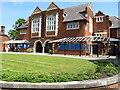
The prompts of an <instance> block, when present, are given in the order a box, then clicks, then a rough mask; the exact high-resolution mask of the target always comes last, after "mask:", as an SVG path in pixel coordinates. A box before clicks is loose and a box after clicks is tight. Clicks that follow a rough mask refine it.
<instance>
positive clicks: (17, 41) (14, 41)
mask: <svg viewBox="0 0 120 90" xmlns="http://www.w3.org/2000/svg"><path fill="white" fill-rule="evenodd" d="M3 43H4V44H5V43H7V44H9V43H30V42H29V41H28V40H10V41H6V42H3Z"/></svg>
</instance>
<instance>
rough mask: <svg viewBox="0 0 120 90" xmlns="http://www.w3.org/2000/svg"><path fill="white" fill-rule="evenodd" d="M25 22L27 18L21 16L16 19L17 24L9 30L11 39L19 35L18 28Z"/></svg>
mask: <svg viewBox="0 0 120 90" xmlns="http://www.w3.org/2000/svg"><path fill="white" fill-rule="evenodd" d="M24 22H25V19H23V18H19V19H17V21H15V24H14V25H13V29H12V30H9V32H8V35H9V37H10V38H11V39H13V40H15V39H17V37H18V31H17V30H16V29H17V28H18V27H20V26H21V25H22V24H23V23H24Z"/></svg>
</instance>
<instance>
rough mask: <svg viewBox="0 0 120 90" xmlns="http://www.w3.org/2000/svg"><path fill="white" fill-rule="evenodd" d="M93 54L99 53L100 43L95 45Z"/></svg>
mask: <svg viewBox="0 0 120 90" xmlns="http://www.w3.org/2000/svg"><path fill="white" fill-rule="evenodd" d="M93 54H98V45H93Z"/></svg>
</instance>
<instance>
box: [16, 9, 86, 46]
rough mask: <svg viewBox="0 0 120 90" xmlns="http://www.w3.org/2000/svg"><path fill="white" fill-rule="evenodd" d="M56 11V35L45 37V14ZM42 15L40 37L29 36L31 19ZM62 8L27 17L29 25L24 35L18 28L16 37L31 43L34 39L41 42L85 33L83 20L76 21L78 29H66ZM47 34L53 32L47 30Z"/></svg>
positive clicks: (79, 35)
mask: <svg viewBox="0 0 120 90" xmlns="http://www.w3.org/2000/svg"><path fill="white" fill-rule="evenodd" d="M53 13H58V36H56V37H46V36H45V33H46V14H53ZM40 16H41V17H42V25H41V37H40V38H31V19H32V18H35V17H40ZM63 19H64V18H63V10H62V9H61V10H60V9H56V10H51V11H43V12H41V14H34V15H31V16H30V17H29V25H28V28H27V30H26V34H25V35H20V34H19V31H20V30H18V39H26V40H29V41H30V42H32V45H33V44H34V42H35V41H36V40H40V41H41V42H42V43H44V42H45V41H46V40H48V39H49V40H55V39H59V38H64V37H81V36H84V35H85V32H84V31H85V21H76V22H79V23H80V24H79V26H80V29H76V30H66V25H67V23H63ZM47 34H49V35H53V34H54V32H47Z"/></svg>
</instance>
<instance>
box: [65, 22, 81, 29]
mask: <svg viewBox="0 0 120 90" xmlns="http://www.w3.org/2000/svg"><path fill="white" fill-rule="evenodd" d="M70 24H71V25H72V27H71V28H69V26H68V25H70ZM74 24H78V27H77V28H76V27H74V26H73V25H74ZM73 29H79V22H74V23H67V30H73Z"/></svg>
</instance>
